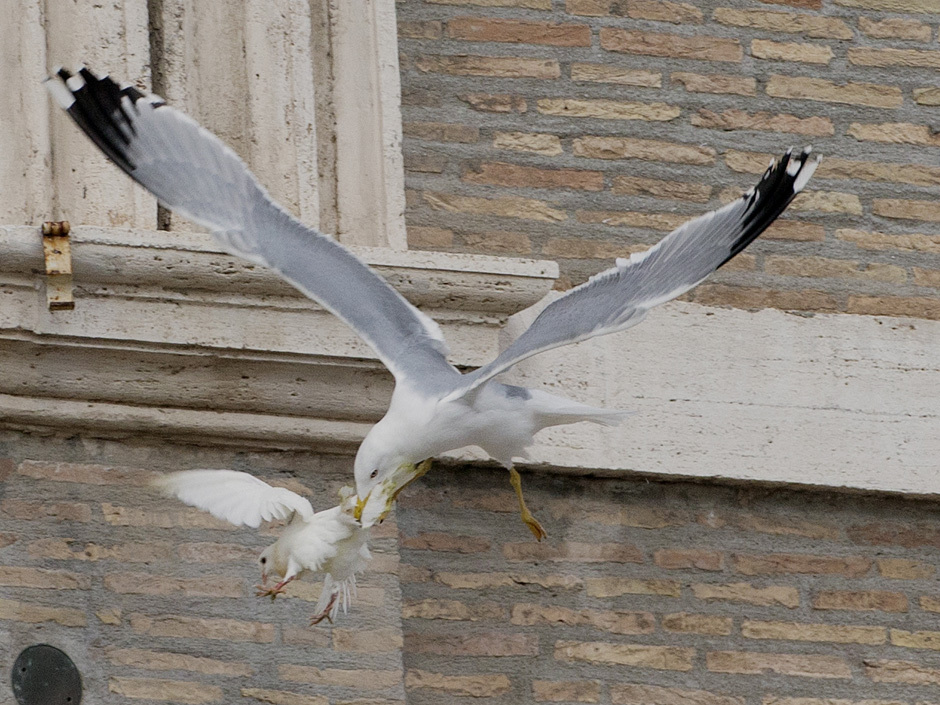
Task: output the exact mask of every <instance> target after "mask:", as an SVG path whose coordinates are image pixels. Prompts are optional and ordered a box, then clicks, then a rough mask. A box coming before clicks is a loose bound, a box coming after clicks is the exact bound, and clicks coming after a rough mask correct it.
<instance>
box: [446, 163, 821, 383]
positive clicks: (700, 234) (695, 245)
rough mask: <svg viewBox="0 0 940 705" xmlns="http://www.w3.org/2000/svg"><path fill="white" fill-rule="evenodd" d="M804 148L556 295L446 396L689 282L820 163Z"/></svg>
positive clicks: (756, 227)
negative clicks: (729, 198)
mask: <svg viewBox="0 0 940 705" xmlns="http://www.w3.org/2000/svg"><path fill="white" fill-rule="evenodd" d="M809 154H810V149H809V148H807V149H805V150H804V151H803V152H802V153H801V154H800V155H799V156H797V157H794V156H793V155H792V154H791V152H789V151H788V152H787V153H786V154H785V155H784V156H783V158H782V159H780V160H779V161H778V162H777V163H776V164H771V166H770V167H769V168H768V169H767V171H766V172H765V173H764V175H763V177H762V178H761V181H760V183H758V184H757V186H756V187H754V188H752V189H751V190H750V191H748V192H747V193H745V194H744V195H743V196H741V197H740V198H738V199H737V200H735V201H733V202H731V203H729V204H728V205H726V206H724V207H723V208H719V209H718V210H715V211H712V212H710V213H706V214H705V215H703V216H700V217H698V218H695V219H694V220H690V221H689V222H688V223H685V224H683V225H681V226H680V227H679V228H677V229H676V230H674V231H672V232H671V233H670V234H669V235H667V236H666V237H665V238H663V239H662V240H661V241H660V242H659V243H658V244H656V245H655V246H654V247H652V248H650V249H649V250H647V251H645V252H642V253H638V254H635V255H633V256H632V257H630V258H629V259H621V260H617V266H615V267H612V268H611V269H608V270H606V271H604V272H601V273H600V274H597V275H595V276H594V277H592V278H591V279H590V280H589V281H587V282H585V283H584V284H582V285H581V286H578V287H576V288H574V289H572V290H571V291H569V292H568V293H567V294H565V295H564V296H562V297H561V298H559V299H556V300H555V301H554V302H552V303H551V304H549V305H548V306H547V307H546V308H545V309H544V310H543V311H542V312H541V313H540V314H539V316H538V317H537V318H536V319H535V321H534V322H533V323H532V325H531V326H529V328H528V329H526V330H525V332H523V333H522V335H520V336H519V337H518V338H517V339H516V340H515V341H514V342H513V343H512V344H511V345H509V347H507V348H506V349H505V350H504V351H503V352H502V353H501V354H500V355H499V356H498V357H497V358H496V359H495V360H493V362H491V363H489V364H487V365H485V366H484V367H481V368H479V369H478V370H476V371H475V372H472V373H470V374H467V375H464V378H463V379H462V380H461V384H460V385H459V386H458V387H457V388H456V389H455V390H454V391H453V392H452V393H451V394H450V395H448V396H447V397H445V400H452V399H456V398H459V397H461V396H463V395H465V394H467V393H468V392H470V391H471V390H473V389H475V388H477V387H478V386H479V385H481V384H482V383H483V382H485V381H486V380H488V379H490V378H492V377H493V376H495V375H498V374H499V373H500V372H503V371H505V370H507V369H508V368H509V367H511V366H512V365H514V364H516V363H517V362H519V361H520V360H524V359H525V358H527V357H530V356H532V355H535V354H536V353H539V352H543V351H545V350H550V349H552V348H556V347H559V346H561V345H568V344H570V343H576V342H579V341H582V340H587V339H588V338H593V337H594V336H598V335H604V334H606V333H613V332H615V331H620V330H624V329H626V328H629V327H631V326H634V325H636V324H637V323H640V322H641V321H642V320H643V319H644V318H645V317H646V314H647V312H648V311H649V310H650V309H651V308H653V307H654V306H658V305H659V304H662V303H665V302H666V301H670V300H672V299H674V298H676V297H677V296H680V295H682V294H683V293H685V292H686V291H688V290H689V289H691V288H693V287H694V286H695V285H696V284H698V283H700V282H701V281H702V280H703V279H705V278H706V277H707V276H708V275H709V274H711V273H712V272H713V271H715V270H716V269H718V268H719V267H720V266H721V265H723V264H724V263H725V262H727V261H728V260H729V259H731V258H732V257H734V256H735V255H736V254H738V253H739V252H741V251H742V250H743V249H744V248H745V247H747V245H748V244H750V243H751V242H752V241H753V240H754V239H755V238H756V237H757V236H758V235H760V234H761V233H762V232H763V231H764V230H765V229H766V228H767V226H768V225H770V224H771V223H772V222H773V221H774V220H775V219H776V218H777V216H779V215H780V214H781V213H782V212H783V211H784V209H785V208H786V207H787V205H789V203H790V201H792V200H793V198H794V197H795V196H796V194H797V193H799V192H800V191H801V190H802V189H803V187H804V186H805V185H806V182H807V181H808V180H809V178H810V176H812V174H813V172H814V171H815V169H816V166H817V165H818V163H819V159H818V158H813V159H810V158H809Z"/></svg>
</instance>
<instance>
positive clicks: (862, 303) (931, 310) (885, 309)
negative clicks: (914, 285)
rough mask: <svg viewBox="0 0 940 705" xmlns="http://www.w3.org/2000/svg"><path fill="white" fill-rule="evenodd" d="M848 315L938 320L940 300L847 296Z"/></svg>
mask: <svg viewBox="0 0 940 705" xmlns="http://www.w3.org/2000/svg"><path fill="white" fill-rule="evenodd" d="M846 311H847V312H848V313H860V314H863V315H866V316H912V317H914V318H925V319H928V320H940V300H938V299H931V298H927V297H924V296H909V297H906V298H905V297H900V296H849V301H848V304H847V305H846Z"/></svg>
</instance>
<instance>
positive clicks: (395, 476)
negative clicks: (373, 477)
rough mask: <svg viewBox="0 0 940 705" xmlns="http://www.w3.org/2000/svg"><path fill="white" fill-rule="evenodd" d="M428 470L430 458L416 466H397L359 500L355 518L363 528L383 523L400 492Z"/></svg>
mask: <svg viewBox="0 0 940 705" xmlns="http://www.w3.org/2000/svg"><path fill="white" fill-rule="evenodd" d="M430 469H431V459H430V458H428V459H427V460H424V461H422V462H420V463H418V464H417V465H415V464H414V463H403V464H401V465H399V466H398V469H397V470H395V471H394V472H393V473H391V474H390V475H389V476H388V477H387V478H385V480H383V481H382V483H381V484H380V485H379V486H378V487H376V488H375V489H373V490H372V491H371V492H370V493H369V494H368V495H366V498H365V499H364V500H359V503H357V506H356V511H357V512H358V513H359V516H358V517H357V518H358V519H359V522H360V523H361V524H362V525H363V526H364V527H369V526H372V525H373V524H378V523H379V522H381V521H383V520H384V519H385V517H387V516H388V513H389V512H390V511H392V505H393V504H394V503H395V500H396V499H397V498H398V495H399V494H400V493H401V491H402V490H403V489H405V488H406V487H407V486H408V485H410V484H411V483H412V482H414V481H415V480H417V479H418V478H419V477H421V476H422V475H423V474H424V473H426V472H427V471H428V470H430ZM360 504H361V508H360V506H359V505H360Z"/></svg>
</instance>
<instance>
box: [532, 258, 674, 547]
mask: <svg viewBox="0 0 940 705" xmlns="http://www.w3.org/2000/svg"><path fill="white" fill-rule="evenodd" d="M640 247H641V248H642V249H647V246H640ZM549 509H550V510H551V512H552V516H553V517H555V518H557V519H562V518H568V517H573V516H576V517H578V518H579V519H583V520H584V521H589V522H592V523H596V524H604V525H606V526H632V527H634V528H637V529H665V528H667V527H670V526H684V525H685V524H688V523H689V522H690V521H691V519H692V516H691V514H689V513H688V512H684V511H677V510H675V509H666V508H663V507H651V506H648V505H644V504H624V503H619V504H617V505H615V506H611V504H610V503H609V502H597V501H591V500H589V499H584V500H582V501H581V502H579V503H578V506H577V507H572V506H571V502H570V501H565V500H557V499H556V500H550V501H549Z"/></svg>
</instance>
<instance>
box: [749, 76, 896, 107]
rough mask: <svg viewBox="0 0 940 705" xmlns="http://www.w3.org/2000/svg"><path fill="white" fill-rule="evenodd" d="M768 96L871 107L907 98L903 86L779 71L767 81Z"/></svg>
mask: <svg viewBox="0 0 940 705" xmlns="http://www.w3.org/2000/svg"><path fill="white" fill-rule="evenodd" d="M767 95H769V96H772V97H774V98H796V99H803V100H816V101H822V102H824V103H844V104H847V105H864V106H867V107H871V108H899V107H900V106H901V103H902V102H903V100H904V99H903V96H902V95H901V89H900V88H898V87H896V86H883V85H878V84H875V83H854V82H848V83H845V84H837V83H834V82H833V81H827V80H825V79H822V78H806V77H796V76H781V75H779V74H775V75H773V76H771V77H770V79H769V80H768V81H767Z"/></svg>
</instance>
